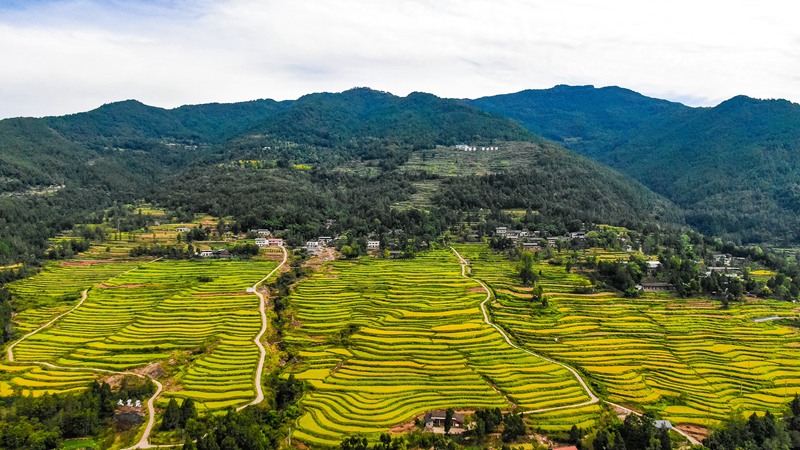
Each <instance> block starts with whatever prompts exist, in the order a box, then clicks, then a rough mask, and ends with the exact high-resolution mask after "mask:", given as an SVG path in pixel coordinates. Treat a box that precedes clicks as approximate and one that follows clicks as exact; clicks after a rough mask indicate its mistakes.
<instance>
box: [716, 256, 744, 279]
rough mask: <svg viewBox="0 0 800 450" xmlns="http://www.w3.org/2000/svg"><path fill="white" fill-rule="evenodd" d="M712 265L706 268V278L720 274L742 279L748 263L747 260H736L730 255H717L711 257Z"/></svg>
mask: <svg viewBox="0 0 800 450" xmlns="http://www.w3.org/2000/svg"><path fill="white" fill-rule="evenodd" d="M710 259H711V261H709V262H710V263H711V264H710V265H707V266H706V276H707V277H708V276H711V274H712V273H714V272H716V273H720V274H722V275H725V276H729V277H734V278H741V277H742V267H743V266H744V264H745V262H746V261H747V260H746V259H745V258H736V257H734V256H733V255H731V254H729V253H715V254H713V255H711V258H710Z"/></svg>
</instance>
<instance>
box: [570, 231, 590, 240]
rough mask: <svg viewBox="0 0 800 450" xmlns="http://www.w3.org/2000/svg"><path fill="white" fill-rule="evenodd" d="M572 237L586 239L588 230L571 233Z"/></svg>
mask: <svg viewBox="0 0 800 450" xmlns="http://www.w3.org/2000/svg"><path fill="white" fill-rule="evenodd" d="M569 238H570V239H577V240H584V239H586V232H584V231H576V232H574V233H570V234H569Z"/></svg>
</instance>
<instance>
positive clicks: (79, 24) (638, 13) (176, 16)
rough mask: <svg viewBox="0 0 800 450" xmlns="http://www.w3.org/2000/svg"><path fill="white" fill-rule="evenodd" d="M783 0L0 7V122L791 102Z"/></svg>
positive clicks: (799, 59) (797, 62)
mask: <svg viewBox="0 0 800 450" xmlns="http://www.w3.org/2000/svg"><path fill="white" fill-rule="evenodd" d="M798 13H800V6H797V5H796V3H795V2H794V1H791V0H780V1H778V0H759V1H737V0H731V1H716V0H669V1H663V0H602V1H601V0H516V1H512V0H491V1H471V0H360V1H356V0H326V1H323V0H284V1H276V0H216V1H211V0H126V1H123V0H105V1H101V0H25V1H23V0H0V55H2V64H0V118H8V117H18V116H34V117H40V116H47V115H62V114H69V113H75V112H81V111H87V110H90V109H94V108H96V107H98V106H100V105H102V104H104V103H110V102H114V101H120V100H126V99H137V100H140V101H142V102H144V103H146V104H149V105H153V106H159V107H164V108H173V107H177V106H180V105H183V104H198V103H210V102H236V101H245V100H253V99H259V98H271V99H275V100H286V99H295V98H298V97H300V96H302V95H304V94H308V93H313V92H323V91H325V92H339V91H343V90H347V89H349V88H352V87H357V86H366V87H371V88H373V89H378V90H382V91H388V92H391V93H393V94H396V95H403V96H404V95H407V94H409V93H410V92H414V91H422V92H429V93H432V94H435V95H438V96H441V97H452V98H476V97H482V96H487V95H496V94H504V93H510V92H517V91H521V90H524V89H546V88H550V87H552V86H555V85H557V84H570V85H586V84H592V85H595V86H597V87H600V86H611V85H615V86H621V87H625V88H628V89H633V90H635V91H637V92H641V93H643V94H645V95H648V96H651V97H658V98H665V99H669V100H673V101H678V102H681V103H684V104H687V105H690V106H713V105H716V104H718V103H720V102H721V101H724V100H726V99H728V98H730V97H733V96H735V95H740V94H743V95H748V96H751V97H756V98H784V99H789V100H791V101H794V102H800V25H798V21H797V17H800V14H798Z"/></svg>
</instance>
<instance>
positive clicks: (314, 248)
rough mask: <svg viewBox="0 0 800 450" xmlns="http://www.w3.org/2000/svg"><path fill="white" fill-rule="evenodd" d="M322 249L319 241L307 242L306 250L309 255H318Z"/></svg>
mask: <svg viewBox="0 0 800 450" xmlns="http://www.w3.org/2000/svg"><path fill="white" fill-rule="evenodd" d="M320 248H322V247H321V246H320V245H319V241H308V242H306V247H305V249H306V251H308V252H309V253H317V252H318V251H319V250H320Z"/></svg>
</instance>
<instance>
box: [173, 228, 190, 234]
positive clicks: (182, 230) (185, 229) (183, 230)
mask: <svg viewBox="0 0 800 450" xmlns="http://www.w3.org/2000/svg"><path fill="white" fill-rule="evenodd" d="M175 231H177V232H178V233H188V232H189V231H191V229H189V228H188V227H178V228H176V229H175Z"/></svg>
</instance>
